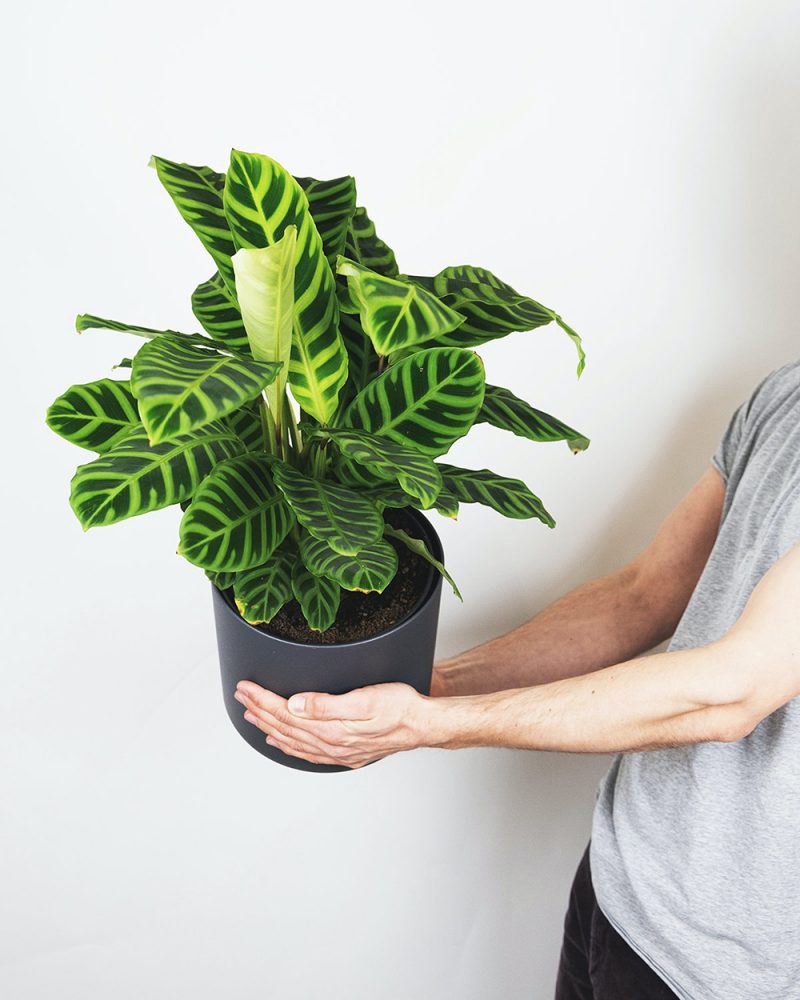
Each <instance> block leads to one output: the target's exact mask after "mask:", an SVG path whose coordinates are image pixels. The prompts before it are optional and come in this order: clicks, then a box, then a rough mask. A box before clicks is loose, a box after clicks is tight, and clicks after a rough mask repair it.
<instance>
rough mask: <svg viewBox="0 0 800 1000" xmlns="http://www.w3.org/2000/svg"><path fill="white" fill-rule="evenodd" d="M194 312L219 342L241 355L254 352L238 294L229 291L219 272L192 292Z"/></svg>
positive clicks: (209, 333)
mask: <svg viewBox="0 0 800 1000" xmlns="http://www.w3.org/2000/svg"><path fill="white" fill-rule="evenodd" d="M192 312H193V313H194V315H195V318H196V319H197V322H198V323H200V325H201V326H202V327H203V329H204V330H205V331H206V333H207V334H208V335H209V336H210V337H213V339H214V340H215V341H216V342H217V343H218V344H221V345H222V346H223V347H228V348H230V349H231V350H233V351H236V352H238V353H239V354H245V355H249V354H250V341H249V340H248V339H247V331H246V330H245V328H244V323H243V322H242V314H241V312H240V311H239V305H238V303H237V301H236V296H235V295H234V294H233V293H232V292H230V291H229V290H228V287H227V285H226V284H225V282H224V281H223V280H222V278H221V277H220V273H219V271H217V272H216V273H215V274H213V275H212V276H211V277H210V278H209V279H208V281H204V282H203V283H202V284H201V285H198V286H197V288H195V290H194V291H193V292H192Z"/></svg>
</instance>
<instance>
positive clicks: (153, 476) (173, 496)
mask: <svg viewBox="0 0 800 1000" xmlns="http://www.w3.org/2000/svg"><path fill="white" fill-rule="evenodd" d="M241 449H242V445H241V442H240V441H239V439H238V438H237V437H236V436H235V435H234V434H233V433H232V432H231V430H230V428H228V427H226V426H225V425H224V424H222V423H218V422H215V423H211V424H206V425H205V427H203V428H202V430H199V431H195V432H194V433H192V434H184V435H182V436H181V437H179V438H175V439H173V440H172V441H163V442H162V443H161V444H157V445H152V446H151V445H150V444H149V443H148V440H147V434H146V432H145V431H144V430H142V431H133V432H132V433H131V434H129V435H128V436H127V437H126V438H124V440H122V441H121V442H120V443H119V444H117V445H115V446H114V447H113V448H112V449H111V450H110V451H107V452H106V453H105V454H104V455H101V456H100V457H99V458H96V459H95V460H94V461H93V462H88V463H87V464H86V465H81V466H79V468H78V470H77V471H76V473H75V475H74V476H73V478H72V483H71V492H70V505H71V506H72V509H73V511H74V512H75V514H76V516H77V518H78V520H79V521H80V522H81V524H82V525H83V528H84V530H88V529H89V528H94V527H99V526H101V525H106V524H115V523H116V522H117V521H124V520H125V519H126V518H129V517H134V516H135V515H137V514H146V513H148V512H149V511H152V510H159V509H160V508H162V507H169V506H170V505H171V504H175V503H180V502H181V501H183V500H188V499H189V497H191V496H192V494H194V492H195V490H196V489H197V487H198V486H199V485H200V483H201V481H202V480H203V479H204V478H205V477H206V476H207V475H208V474H209V472H211V470H212V469H213V468H214V466H215V465H217V463H219V462H222V461H224V460H226V459H229V458H232V457H233V456H234V455H237V454H239V452H240V451H241Z"/></svg>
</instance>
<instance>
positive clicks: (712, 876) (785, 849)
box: [591, 361, 800, 1000]
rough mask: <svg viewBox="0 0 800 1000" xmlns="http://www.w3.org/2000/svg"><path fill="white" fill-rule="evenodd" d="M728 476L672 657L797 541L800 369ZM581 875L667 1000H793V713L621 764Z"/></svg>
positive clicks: (778, 377) (756, 405) (756, 415)
mask: <svg viewBox="0 0 800 1000" xmlns="http://www.w3.org/2000/svg"><path fill="white" fill-rule="evenodd" d="M715 457H716V456H715ZM728 463H729V468H728V470H727V471H728V479H727V483H726V490H725V500H724V506H723V511H722V519H721V523H720V528H719V532H718V536H717V539H716V542H715V544H714V548H713V550H712V552H711V554H710V556H709V559H708V562H707V564H706V566H705V568H704V570H703V573H702V575H701V577H700V579H699V580H698V583H697V586H696V587H695V590H694V592H693V594H692V598H691V600H690V601H689V603H688V605H687V607H686V609H685V611H684V614H683V616H682V617H681V620H680V622H679V624H678V627H677V629H676V632H675V634H674V636H673V638H672V640H671V642H670V644H669V646H668V651H670V650H676V649H686V648H692V647H696V646H700V645H705V644H707V643H709V642H713V641H714V640H716V639H718V638H720V637H721V636H723V635H724V634H725V633H726V632H727V630H728V629H729V628H730V627H731V625H732V624H733V623H734V622H735V621H736V620H737V618H738V617H739V615H740V614H741V612H742V610H743V608H744V606H745V604H746V602H747V599H748V597H749V596H750V594H751V592H752V590H753V588H754V587H755V586H756V584H757V583H758V581H759V580H760V579H761V577H762V576H763V575H764V573H766V572H767V570H768V569H769V568H770V567H771V566H772V565H773V564H774V563H775V562H776V561H777V560H778V559H779V558H780V557H781V556H782V555H784V554H785V553H786V552H787V551H788V550H789V549H790V548H791V547H792V546H794V545H796V544H797V543H799V542H800V361H797V362H792V363H790V364H788V365H784V366H782V367H781V368H779V369H776V370H775V371H774V372H772V373H771V374H770V375H769V376H768V377H767V378H766V379H764V380H763V381H762V382H761V383H760V384H759V387H758V389H757V390H756V391H755V392H754V394H753V397H752V398H751V402H750V407H749V410H748V412H747V419H746V420H745V422H744V424H743V429H742V434H741V437H740V439H738V440H737V441H736V446H735V449H734V450H733V452H732V454H730V455H729V456H728ZM798 611H799V612H800V609H798ZM591 864H592V871H593V876H594V883H595V891H596V893H597V897H598V901H599V903H600V906H601V908H602V909H603V911H604V912H605V913H606V916H607V917H608V918H609V920H611V922H612V923H613V924H614V925H615V926H616V927H617V929H618V930H619V931H620V933H623V935H624V936H625V937H626V938H627V939H628V940H629V942H630V943H631V944H632V945H633V946H634V947H635V948H636V950H637V951H639V952H640V953H641V954H642V955H643V957H644V958H645V959H646V960H648V961H649V962H650V963H651V964H652V965H653V967H654V968H656V970H657V971H658V972H660V973H661V975H662V976H663V978H664V979H665V980H666V981H667V983H668V984H669V985H670V986H671V988H672V989H673V990H675V992H676V993H677V994H678V996H680V997H686V998H691V1000H772V998H774V1000H778V998H780V1000H800V699H794V700H793V701H790V702H789V703H788V704H786V705H784V706H783V707H782V708H780V709H778V710H777V711H776V712H773V713H772V714H771V715H770V716H768V717H767V718H766V719H764V720H763V721H762V722H761V723H760V724H759V725H758V726H757V727H756V728H755V729H754V731H753V732H752V733H751V734H750V735H749V736H747V737H745V738H744V739H742V740H739V741H738V742H736V743H717V742H715V743H702V744H697V745H691V746H684V747H678V748H674V749H665V750H656V751H647V752H641V753H629V754H622V755H618V756H617V757H616V758H615V760H614V762H613V764H612V766H611V769H610V771H609V773H608V774H607V775H606V777H605V778H604V780H603V782H602V783H601V786H600V790H599V792H598V800H597V804H596V807H595V815H594V822H593V829H592V853H591Z"/></svg>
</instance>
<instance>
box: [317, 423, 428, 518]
mask: <svg viewBox="0 0 800 1000" xmlns="http://www.w3.org/2000/svg"><path fill="white" fill-rule="evenodd" d="M314 435H315V436H317V437H321V438H323V439H324V438H325V437H328V438H329V439H330V440H331V442H332V444H333V445H334V447H335V448H336V449H337V451H338V452H339V454H340V455H341V456H342V457H343V458H345V459H347V460H348V461H347V464H346V465H345V466H343V469H342V471H344V473H345V475H346V476H347V478H349V479H352V481H353V484H354V485H355V486H366V487H371V486H374V485H375V480H376V479H378V480H388V481H389V482H395V483H397V484H398V486H400V488H401V489H402V490H404V491H405V492H406V493H408V494H410V495H411V496H412V497H413V498H415V499H416V500H419V501H420V503H421V504H422V505H423V507H430V506H432V505H433V502H434V501H435V500H436V498H437V496H438V495H439V491H440V490H441V488H442V476H441V473H440V472H439V468H438V466H437V465H436V463H435V462H434V461H433V459H432V458H428V456H427V455H420V453H419V452H418V451H416V450H415V449H414V448H407V447H405V446H404V445H401V444H397V443H396V442H394V441H390V440H387V439H386V438H385V437H379V436H378V435H377V434H369V433H368V432H367V431H350V430H345V429H339V428H331V429H328V428H325V429H320V430H319V431H317V432H314ZM354 466H360V467H361V468H363V469H364V470H365V471H366V472H367V473H371V475H368V476H364V475H363V474H360V473H359V470H358V468H354Z"/></svg>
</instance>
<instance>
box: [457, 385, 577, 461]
mask: <svg viewBox="0 0 800 1000" xmlns="http://www.w3.org/2000/svg"><path fill="white" fill-rule="evenodd" d="M475 422H476V423H482V422H483V423H487V424H491V425H492V426H493V427H499V428H501V429H502V430H505V431H511V433H512V434H516V435H517V436H518V437H523V438H527V439H528V440H529V441H566V442H567V445H568V447H569V449H570V451H572V452H575V453H576V454H577V452H579V451H584V450H585V449H586V448H588V447H589V438H587V437H584V435H583V434H581V433H580V432H579V431H576V430H574V429H573V428H572V427H569V426H568V425H567V424H565V423H563V421H561V420H559V419H558V418H557V417H553V416H551V415H550V414H549V413H545V412H544V411H543V410H537V409H535V408H534V407H533V406H531V405H530V403H526V402H525V400H524V399H520V398H519V396H515V395H514V393H513V392H511V391H510V390H509V389H503V388H502V387H500V386H496V385H487V386H486V393H485V395H484V397H483V406H482V407H481V410H480V413H479V414H478V418H477V420H476V421H475Z"/></svg>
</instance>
